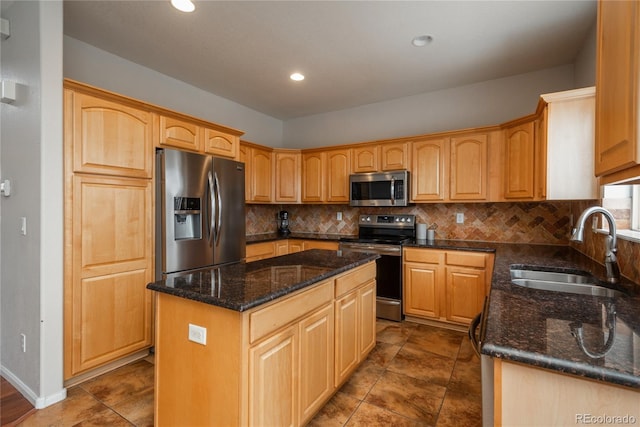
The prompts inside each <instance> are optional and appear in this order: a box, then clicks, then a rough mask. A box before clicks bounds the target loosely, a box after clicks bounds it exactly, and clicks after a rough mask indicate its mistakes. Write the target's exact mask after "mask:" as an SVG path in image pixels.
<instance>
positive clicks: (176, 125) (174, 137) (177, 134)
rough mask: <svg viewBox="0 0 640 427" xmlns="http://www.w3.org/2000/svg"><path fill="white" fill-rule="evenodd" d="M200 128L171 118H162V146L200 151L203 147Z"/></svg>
mask: <svg viewBox="0 0 640 427" xmlns="http://www.w3.org/2000/svg"><path fill="white" fill-rule="evenodd" d="M201 136H202V130H201V129H200V126H198V125H196V124H195V123H191V122H188V121H185V120H180V119H176V118H173V117H170V116H160V141H159V143H160V146H166V147H173V148H180V149H181V150H190V151H200V147H201V146H202V138H201Z"/></svg>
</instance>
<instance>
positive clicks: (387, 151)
mask: <svg viewBox="0 0 640 427" xmlns="http://www.w3.org/2000/svg"><path fill="white" fill-rule="evenodd" d="M381 150H382V155H381V157H382V170H383V171H393V170H402V169H407V165H408V162H407V144H406V143H404V142H402V143H391V144H383V145H382V148H381Z"/></svg>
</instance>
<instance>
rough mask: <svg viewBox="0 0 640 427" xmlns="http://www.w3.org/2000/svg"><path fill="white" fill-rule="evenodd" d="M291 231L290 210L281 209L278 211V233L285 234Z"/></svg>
mask: <svg viewBox="0 0 640 427" xmlns="http://www.w3.org/2000/svg"><path fill="white" fill-rule="evenodd" d="M289 233H291V231H290V230H289V212H287V211H280V212H278V234H281V235H283V236H286V235H288V234H289Z"/></svg>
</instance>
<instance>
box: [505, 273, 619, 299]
mask: <svg viewBox="0 0 640 427" xmlns="http://www.w3.org/2000/svg"><path fill="white" fill-rule="evenodd" d="M511 283H513V284H514V285H518V286H522V287H525V288H533V289H541V290H544V291H554V292H566V293H571V294H581V295H594V296H599V297H608V298H615V297H620V296H623V295H624V294H623V293H622V292H619V291H616V290H614V289H609V288H605V287H604V286H599V285H596V284H595V283H594V279H593V278H592V277H590V276H587V275H582V274H574V273H561V272H556V271H541V270H523V269H511Z"/></svg>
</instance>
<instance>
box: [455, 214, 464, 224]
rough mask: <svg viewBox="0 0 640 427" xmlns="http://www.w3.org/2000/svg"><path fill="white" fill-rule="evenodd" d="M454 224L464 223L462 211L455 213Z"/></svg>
mask: <svg viewBox="0 0 640 427" xmlns="http://www.w3.org/2000/svg"><path fill="white" fill-rule="evenodd" d="M456 224H464V213H463V212H458V213H457V214H456Z"/></svg>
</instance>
